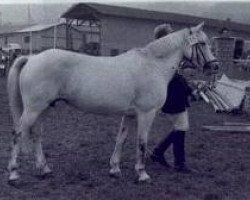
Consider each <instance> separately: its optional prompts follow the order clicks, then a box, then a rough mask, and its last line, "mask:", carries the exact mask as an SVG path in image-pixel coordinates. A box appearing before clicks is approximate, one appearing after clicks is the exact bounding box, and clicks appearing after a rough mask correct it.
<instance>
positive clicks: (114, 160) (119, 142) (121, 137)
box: [109, 116, 128, 177]
mask: <svg viewBox="0 0 250 200" xmlns="http://www.w3.org/2000/svg"><path fill="white" fill-rule="evenodd" d="M127 121H128V119H127V117H126V116H123V117H122V121H121V124H120V128H119V132H118V135H117V138H116V144H115V149H114V151H113V154H112V156H111V158H110V167H111V169H110V171H109V173H110V175H111V176H113V177H119V176H121V170H120V160H121V154H122V147H123V144H124V143H125V140H126V138H127V135H128V124H127Z"/></svg>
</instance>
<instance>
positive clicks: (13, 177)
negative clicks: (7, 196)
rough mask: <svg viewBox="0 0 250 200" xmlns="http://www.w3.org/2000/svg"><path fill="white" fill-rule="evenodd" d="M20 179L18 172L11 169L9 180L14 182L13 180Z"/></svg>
mask: <svg viewBox="0 0 250 200" xmlns="http://www.w3.org/2000/svg"><path fill="white" fill-rule="evenodd" d="M19 179H20V176H19V174H18V173H17V171H12V172H11V173H10V176H9V182H12V181H13V182H15V181H17V180H19Z"/></svg>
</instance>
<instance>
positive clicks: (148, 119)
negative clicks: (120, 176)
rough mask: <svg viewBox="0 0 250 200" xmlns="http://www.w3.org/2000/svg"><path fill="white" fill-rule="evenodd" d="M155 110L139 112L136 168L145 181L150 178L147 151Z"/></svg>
mask: <svg viewBox="0 0 250 200" xmlns="http://www.w3.org/2000/svg"><path fill="white" fill-rule="evenodd" d="M155 113H156V111H155V110H152V111H150V112H147V113H145V112H139V113H138V127H137V128H138V130H137V131H138V135H137V137H138V138H137V149H136V164H135V170H136V172H137V174H138V176H139V177H138V181H139V182H145V181H149V180H150V176H149V175H148V174H147V172H146V169H145V164H146V151H147V142H148V133H149V131H150V128H151V125H152V122H153V120H154V117H155Z"/></svg>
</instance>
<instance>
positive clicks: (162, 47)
mask: <svg viewBox="0 0 250 200" xmlns="http://www.w3.org/2000/svg"><path fill="white" fill-rule="evenodd" d="M187 33H188V29H182V30H180V31H176V32H174V33H172V34H169V35H167V36H165V37H162V38H160V39H158V40H155V41H153V42H151V43H149V44H148V45H147V46H146V47H145V49H146V50H147V51H148V52H149V53H150V54H151V55H152V56H153V57H155V58H164V57H168V56H169V54H172V52H173V51H179V50H180V49H183V47H184V45H185V43H186V35H187Z"/></svg>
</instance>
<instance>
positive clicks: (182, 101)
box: [161, 73, 192, 114]
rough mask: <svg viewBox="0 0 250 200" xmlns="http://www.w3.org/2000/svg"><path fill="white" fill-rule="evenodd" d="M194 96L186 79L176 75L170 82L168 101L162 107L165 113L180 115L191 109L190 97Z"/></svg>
mask: <svg viewBox="0 0 250 200" xmlns="http://www.w3.org/2000/svg"><path fill="white" fill-rule="evenodd" d="M191 95H192V89H191V87H189V85H188V83H187V81H186V79H185V78H184V77H183V76H182V75H180V74H178V73H175V75H174V77H173V79H172V80H171V81H170V82H169V85H168V92H167V99H166V101H165V103H164V105H163V107H162V109H161V110H162V112H163V113H170V114H171V113H172V114H173V113H180V112H184V111H185V110H186V108H187V107H190V104H189V99H188V96H191Z"/></svg>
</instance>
